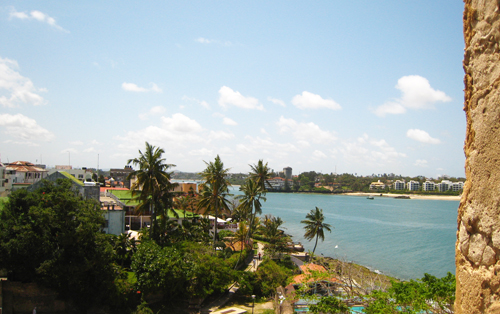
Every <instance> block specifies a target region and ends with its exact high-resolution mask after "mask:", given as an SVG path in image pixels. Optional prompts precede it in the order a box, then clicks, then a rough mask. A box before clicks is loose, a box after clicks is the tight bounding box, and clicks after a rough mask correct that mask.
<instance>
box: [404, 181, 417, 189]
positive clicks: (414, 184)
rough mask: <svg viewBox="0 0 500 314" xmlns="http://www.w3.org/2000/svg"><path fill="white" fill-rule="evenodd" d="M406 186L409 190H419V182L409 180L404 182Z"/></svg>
mask: <svg viewBox="0 0 500 314" xmlns="http://www.w3.org/2000/svg"><path fill="white" fill-rule="evenodd" d="M406 188H407V189H408V190H409V191H418V190H420V182H418V181H413V180H411V181H410V182H408V183H407V184H406Z"/></svg>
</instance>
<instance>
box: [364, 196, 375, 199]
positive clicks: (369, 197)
mask: <svg viewBox="0 0 500 314" xmlns="http://www.w3.org/2000/svg"><path fill="white" fill-rule="evenodd" d="M366 199H369V200H373V199H375V198H374V197H373V196H368V197H367V198H366Z"/></svg>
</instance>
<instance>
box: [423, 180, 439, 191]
mask: <svg viewBox="0 0 500 314" xmlns="http://www.w3.org/2000/svg"><path fill="white" fill-rule="evenodd" d="M422 190H424V191H435V190H436V183H434V182H432V181H425V182H424V184H423V186H422Z"/></svg>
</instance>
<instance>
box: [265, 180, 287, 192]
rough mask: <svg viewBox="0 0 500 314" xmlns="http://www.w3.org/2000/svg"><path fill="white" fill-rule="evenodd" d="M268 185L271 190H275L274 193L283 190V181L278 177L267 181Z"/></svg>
mask: <svg viewBox="0 0 500 314" xmlns="http://www.w3.org/2000/svg"><path fill="white" fill-rule="evenodd" d="M267 182H269V184H270V185H271V189H273V190H276V191H281V190H283V189H284V188H285V179H283V178H280V177H275V178H272V179H270V180H267Z"/></svg>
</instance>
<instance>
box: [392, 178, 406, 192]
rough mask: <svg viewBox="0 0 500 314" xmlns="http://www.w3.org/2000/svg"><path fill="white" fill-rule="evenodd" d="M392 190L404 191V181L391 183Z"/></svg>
mask: <svg viewBox="0 0 500 314" xmlns="http://www.w3.org/2000/svg"><path fill="white" fill-rule="evenodd" d="M393 187H394V190H398V191H402V190H404V189H405V181H404V180H402V181H401V180H396V181H394V183H393Z"/></svg>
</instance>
